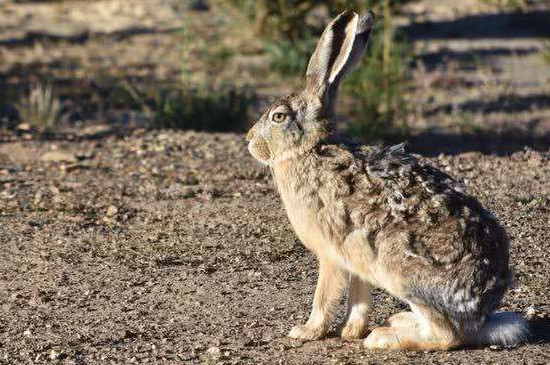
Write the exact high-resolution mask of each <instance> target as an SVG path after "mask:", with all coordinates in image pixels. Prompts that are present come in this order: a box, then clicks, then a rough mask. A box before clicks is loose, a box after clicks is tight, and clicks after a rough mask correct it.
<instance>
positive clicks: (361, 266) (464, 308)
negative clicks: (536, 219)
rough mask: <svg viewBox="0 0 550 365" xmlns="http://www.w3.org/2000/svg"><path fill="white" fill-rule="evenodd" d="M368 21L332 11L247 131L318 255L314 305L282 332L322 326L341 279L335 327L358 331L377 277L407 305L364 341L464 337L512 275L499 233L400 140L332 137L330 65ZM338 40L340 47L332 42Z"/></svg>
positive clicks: (414, 344) (386, 344)
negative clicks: (296, 72)
mask: <svg viewBox="0 0 550 365" xmlns="http://www.w3.org/2000/svg"><path fill="white" fill-rule="evenodd" d="M369 19H370V20H369ZM370 29H372V19H371V18H370V17H369V15H366V16H364V17H362V18H359V17H358V16H357V15H356V14H354V13H352V12H345V13H343V14H342V15H340V16H339V17H338V18H336V19H335V20H334V21H333V22H332V23H331V24H330V25H329V26H328V27H327V30H325V32H324V33H323V36H322V39H321V41H320V42H319V45H318V47H317V50H316V51H315V53H314V55H313V57H312V60H311V61H310V65H309V67H308V74H307V79H308V83H307V87H306V90H305V91H304V92H302V93H301V94H297V95H290V96H287V97H284V98H281V99H280V100H278V101H277V102H276V103H274V104H273V105H272V106H271V107H270V108H269V109H268V110H267V111H266V113H265V114H264V115H263V116H262V118H261V119H260V120H259V121H258V122H257V123H256V125H255V126H254V127H253V128H252V129H251V130H250V132H249V133H248V135H247V139H248V140H249V141H250V144H249V150H250V152H251V153H252V154H253V156H255V157H256V158H257V159H259V160H260V161H262V162H263V163H265V164H267V165H269V166H270V167H271V169H272V172H273V177H274V180H275V184H276V186H277V189H278V191H279V193H280V195H281V198H282V201H283V204H284V206H285V209H286V212H287V214H288V217H289V220H290V222H291V224H292V226H293V228H294V230H295V231H296V234H297V235H298V237H299V238H300V240H301V241H302V243H303V244H304V245H305V246H306V247H307V248H308V249H309V250H310V251H311V252H313V253H314V254H315V255H316V256H317V258H318V260H319V268H320V269H319V280H318V284H317V289H316V291H315V297H314V301H313V308H312V311H311V315H310V317H309V319H308V321H307V322H306V324H305V325H300V326H296V327H294V328H293V329H292V330H291V331H290V334H289V335H290V336H291V337H294V338H300V339H308V340H311V339H319V338H322V337H323V336H324V335H325V333H326V331H327V330H328V328H329V324H330V319H331V308H332V307H333V304H334V303H335V302H336V301H337V299H338V298H339V296H340V292H341V289H342V288H343V287H344V286H345V284H346V281H349V283H350V285H349V290H350V295H349V297H350V302H349V305H348V314H347V323H346V325H345V326H344V328H343V330H342V336H343V337H349V338H357V337H360V336H361V335H362V334H363V333H364V332H365V323H366V320H365V315H366V314H367V313H368V312H369V311H370V309H371V306H372V304H371V290H372V287H373V286H376V287H381V288H384V289H385V290H387V291H388V292H389V293H391V294H392V295H394V296H396V297H398V298H400V299H401V300H403V301H405V302H406V303H408V304H409V305H410V306H411V309H412V312H410V313H407V314H402V315H401V316H398V317H395V318H393V320H391V321H390V322H392V323H391V324H392V326H391V327H383V328H379V329H376V330H374V331H373V332H371V334H370V335H369V336H368V338H367V340H366V341H365V345H366V346H368V347H372V348H392V349H394V348H400V349H416V350H437V349H440V350H445V349H449V348H452V347H456V346H459V345H460V344H462V343H467V342H468V339H467V337H468V336H469V335H470V334H471V333H473V332H475V331H476V330H478V329H479V328H481V326H483V324H484V322H485V320H486V318H487V317H488V316H489V315H490V314H491V313H492V312H493V311H494V310H495V309H496V308H497V307H498V305H499V303H500V300H501V298H502V296H503V295H504V292H505V291H506V288H507V286H508V284H509V281H510V272H509V269H508V238H507V236H506V233H505V232H504V230H503V229H502V227H501V226H500V224H499V223H498V221H497V219H496V218H495V217H494V216H493V215H492V214H491V213H489V212H488V211H487V210H485V209H484V208H483V207H482V206H481V205H480V203H479V202H478V201H477V200H476V199H475V198H473V197H471V196H469V195H467V194H466V192H465V189H464V187H463V186H461V184H459V183H457V182H456V181H455V180H453V179H452V178H451V177H449V176H448V175H447V174H445V173H443V172H441V171H439V170H437V169H435V168H434V167H432V166H430V165H429V164H427V163H425V162H423V161H421V160H419V159H418V158H416V157H414V156H411V155H408V154H406V153H405V152H404V150H403V146H402V145H397V146H393V147H389V148H381V147H365V146H353V145H349V144H348V145H346V144H339V143H335V142H333V141H331V139H330V137H329V136H330V129H329V127H330V123H329V122H328V120H327V119H326V118H329V117H330V116H331V115H332V114H333V110H332V107H333V105H334V102H335V96H336V90H337V86H338V82H339V81H340V79H341V78H342V77H343V76H344V74H340V73H339V72H344V73H346V72H347V71H349V69H350V68H351V67H352V66H353V63H354V62H357V59H360V54H361V53H362V50H363V49H364V44H366V39H367V38H368V33H369V32H370ZM339 32H340V33H339ZM335 33H337V34H335ZM365 33H367V35H366V36H365ZM365 37H366V38H365ZM337 41H341V42H343V43H344V45H334V44H333V43H334V42H337ZM363 43H364V44H363ZM350 44H353V45H354V46H353V48H351V51H350V48H349V45H350ZM342 47H344V48H346V47H347V49H348V51H349V52H348V53H349V57H347V56H346V57H347V58H346V57H340V55H338V57H337V56H336V55H335V54H334V52H340V50H341V49H342ZM331 60H332V61H331ZM339 60H340V61H339ZM331 62H332V63H331ZM338 62H343V64H337V63H338ZM323 70H325V72H323ZM342 70H343V71H342ZM328 75H330V77H329V76H328ZM330 80H334V81H330ZM276 113H283V114H284V116H285V118H284V120H282V121H281V120H280V119H281V118H280V114H277V115H278V116H279V117H278V118H274V115H275V114H276ZM346 278H347V280H346Z"/></svg>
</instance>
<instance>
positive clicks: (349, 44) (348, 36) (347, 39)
mask: <svg viewBox="0 0 550 365" xmlns="http://www.w3.org/2000/svg"><path fill="white" fill-rule="evenodd" d="M358 21H359V16H358V15H357V14H355V15H354V16H353V19H352V20H351V21H350V22H349V23H348V25H347V26H346V29H345V30H344V32H345V36H344V40H343V43H342V48H340V53H339V54H338V57H336V60H335V61H334V65H333V66H332V69H331V71H330V76H329V78H328V82H329V84H331V83H333V82H334V80H335V79H336V77H338V75H339V74H340V72H341V71H342V69H343V68H344V66H345V65H346V62H347V61H348V59H349V57H350V54H351V50H352V49H353V42H354V40H355V32H356V30H357V23H358Z"/></svg>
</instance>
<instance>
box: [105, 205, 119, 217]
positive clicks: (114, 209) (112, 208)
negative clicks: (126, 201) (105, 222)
mask: <svg viewBox="0 0 550 365" xmlns="http://www.w3.org/2000/svg"><path fill="white" fill-rule="evenodd" d="M117 213H118V208H117V207H115V206H114V205H109V207H108V208H107V212H106V215H107V217H114V216H115V215H117Z"/></svg>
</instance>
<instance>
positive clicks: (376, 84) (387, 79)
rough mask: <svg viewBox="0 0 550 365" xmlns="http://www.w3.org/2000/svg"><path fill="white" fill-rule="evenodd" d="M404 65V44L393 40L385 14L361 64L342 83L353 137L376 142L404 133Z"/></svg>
mask: <svg viewBox="0 0 550 365" xmlns="http://www.w3.org/2000/svg"><path fill="white" fill-rule="evenodd" d="M407 64H408V50H407V44H406V42H405V41H403V40H398V39H397V38H396V35H395V33H394V31H393V27H392V24H391V15H389V14H388V13H386V14H385V17H384V19H383V22H382V25H381V26H378V27H376V28H375V30H374V33H373V35H372V36H371V40H370V44H369V47H368V51H367V55H366V57H365V58H364V59H363V62H362V64H361V65H360V67H358V69H357V70H356V71H354V73H353V74H352V75H350V77H349V78H348V80H347V81H346V82H345V83H344V89H343V92H344V97H347V98H348V99H349V102H350V105H349V107H348V111H347V114H348V115H349V116H350V119H352V122H351V123H350V126H349V127H350V128H349V129H350V132H351V133H352V134H354V135H356V136H358V137H360V138H365V139H378V138H382V137H384V136H386V135H392V134H393V135H403V134H405V133H406V132H407V124H406V116H407V112H408V108H407V102H406V91H407V90H406V89H407V72H406V71H407Z"/></svg>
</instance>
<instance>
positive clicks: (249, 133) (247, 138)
mask: <svg viewBox="0 0 550 365" xmlns="http://www.w3.org/2000/svg"><path fill="white" fill-rule="evenodd" d="M252 138H254V132H252V130H249V131H248V133H247V134H246V137H245V139H246V141H247V142H250V140H252Z"/></svg>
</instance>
